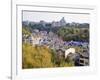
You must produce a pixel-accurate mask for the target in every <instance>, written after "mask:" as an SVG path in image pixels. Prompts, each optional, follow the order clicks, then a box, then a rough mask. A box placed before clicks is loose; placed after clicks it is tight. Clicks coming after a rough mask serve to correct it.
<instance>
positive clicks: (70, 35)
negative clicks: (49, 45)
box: [57, 27, 89, 42]
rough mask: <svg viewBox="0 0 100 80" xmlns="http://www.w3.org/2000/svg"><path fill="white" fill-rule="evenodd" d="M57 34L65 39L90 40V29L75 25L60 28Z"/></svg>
mask: <svg viewBox="0 0 100 80" xmlns="http://www.w3.org/2000/svg"><path fill="white" fill-rule="evenodd" d="M57 34H58V35H59V36H60V37H62V38H63V40H64V41H71V40H73V41H87V42H89V29H88V28H87V27H86V28H78V27H77V28H75V27H62V28H59V30H58V31H57Z"/></svg>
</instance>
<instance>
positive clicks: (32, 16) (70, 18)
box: [22, 11, 90, 23]
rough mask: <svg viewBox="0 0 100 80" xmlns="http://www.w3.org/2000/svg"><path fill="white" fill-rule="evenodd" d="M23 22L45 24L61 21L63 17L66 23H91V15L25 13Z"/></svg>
mask: <svg viewBox="0 0 100 80" xmlns="http://www.w3.org/2000/svg"><path fill="white" fill-rule="evenodd" d="M22 16H23V19H22V20H23V21H34V22H39V21H40V20H44V21H45V22H52V21H60V20H61V19H62V17H64V18H65V20H66V22H69V23H71V22H78V23H89V22H90V15H88V14H69V13H49V12H34V11H23V14H22Z"/></svg>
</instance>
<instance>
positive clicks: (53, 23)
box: [51, 17, 66, 27]
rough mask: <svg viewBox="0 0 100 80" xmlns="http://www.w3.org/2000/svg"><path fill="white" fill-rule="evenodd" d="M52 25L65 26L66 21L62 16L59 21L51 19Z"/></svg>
mask: <svg viewBox="0 0 100 80" xmlns="http://www.w3.org/2000/svg"><path fill="white" fill-rule="evenodd" d="M51 26H52V27H61V26H66V21H65V19H64V17H63V18H62V19H61V20H60V21H53V22H52V23H51Z"/></svg>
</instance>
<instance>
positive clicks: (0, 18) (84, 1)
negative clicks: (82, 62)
mask: <svg viewBox="0 0 100 80" xmlns="http://www.w3.org/2000/svg"><path fill="white" fill-rule="evenodd" d="M25 1H27V0H25ZM28 1H29V0H28ZM33 1H35V2H37V3H38V2H39V3H40V2H45V3H46V2H47V3H55V4H57V3H61V4H79V5H95V6H97V9H98V15H97V21H98V28H97V26H95V27H96V28H97V32H98V45H97V46H96V47H97V48H99V47H100V45H99V44H100V37H99V34H100V23H99V21H100V0H33ZM10 10H11V1H10V0H1V1H0V54H1V55H0V80H8V76H10V58H11V56H10V54H11V24H10V23H11V13H10ZM94 40H95V39H94ZM99 56H100V53H98V61H100V58H99ZM98 67H100V62H98ZM98 72H99V74H96V75H87V77H82V76H79V77H75V76H74V77H73V79H74V80H83V79H85V80H89V79H91V80H99V78H98V75H100V69H98ZM66 76H67V75H66ZM81 78H82V79H81ZM47 80H49V79H47ZM50 80H52V79H50ZM55 80H58V79H57V78H55ZM59 80H60V79H59ZM61 80H63V79H62V78H61ZM66 80H70V77H67V78H66Z"/></svg>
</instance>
